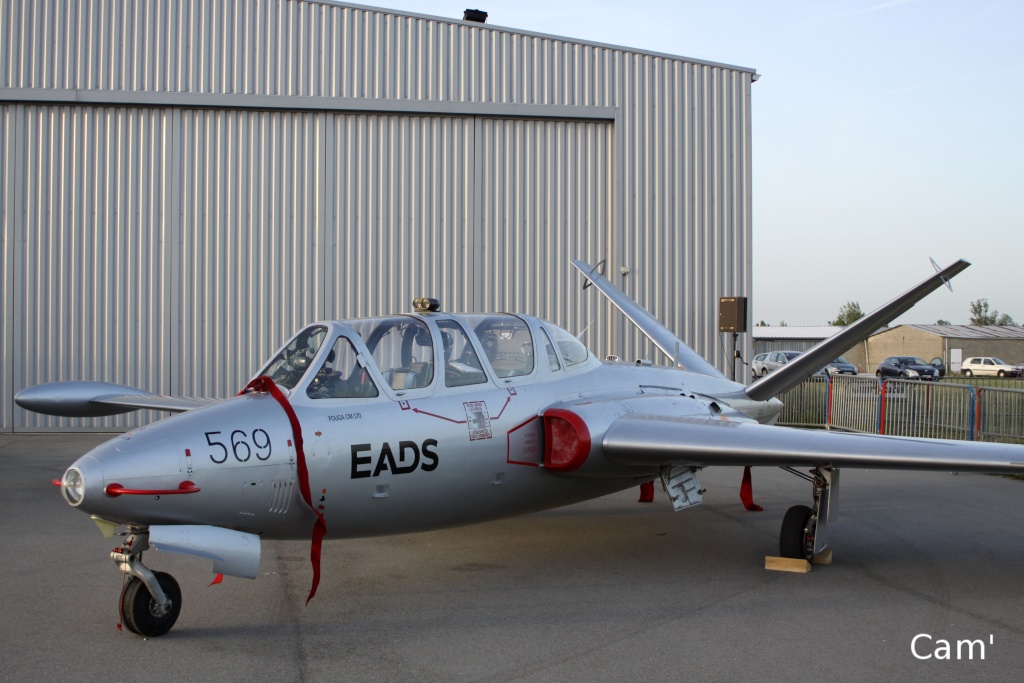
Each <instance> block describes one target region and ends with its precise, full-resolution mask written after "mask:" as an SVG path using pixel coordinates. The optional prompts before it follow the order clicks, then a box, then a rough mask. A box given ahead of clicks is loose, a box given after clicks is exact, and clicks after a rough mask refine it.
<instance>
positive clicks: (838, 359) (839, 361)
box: [832, 356, 851, 365]
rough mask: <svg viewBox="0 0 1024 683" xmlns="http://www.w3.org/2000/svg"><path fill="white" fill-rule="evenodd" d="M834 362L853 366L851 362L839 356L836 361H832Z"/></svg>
mask: <svg viewBox="0 0 1024 683" xmlns="http://www.w3.org/2000/svg"><path fill="white" fill-rule="evenodd" d="M832 362H833V363H846V364H847V365H851V363H850V361H848V360H846V359H845V358H843V357H842V356H839V357H838V358H836V359H835V360H834V361H832Z"/></svg>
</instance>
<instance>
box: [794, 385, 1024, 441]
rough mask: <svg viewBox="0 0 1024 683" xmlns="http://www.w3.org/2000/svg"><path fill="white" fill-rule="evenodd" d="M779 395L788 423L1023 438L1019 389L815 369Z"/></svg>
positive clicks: (913, 433) (866, 430)
mask: <svg viewBox="0 0 1024 683" xmlns="http://www.w3.org/2000/svg"><path fill="white" fill-rule="evenodd" d="M779 398H780V399H781V400H782V402H783V403H784V404H785V408H784V409H783V411H782V415H781V416H780V418H779V424H782V425H787V426H792V427H823V428H825V429H841V430H844V431H851V432H863V433H869V434H890V435H893V436H920V437H927V438H935V439H961V440H967V441H973V440H979V441H999V442H1005V443H1024V390H1021V389H1000V388H990V387H973V386H970V385H966V384H957V383H952V382H949V383H947V382H934V383H933V382H918V381H912V380H896V379H890V380H884V381H880V380H878V379H876V378H874V377H849V376H836V377H831V376H828V377H826V376H821V375H816V376H814V377H811V378H809V379H808V380H807V381H805V382H803V383H802V384H800V385H799V386H797V387H796V388H794V389H792V390H790V391H788V392H786V393H785V394H783V395H782V396H780V397H779Z"/></svg>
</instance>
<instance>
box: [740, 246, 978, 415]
mask: <svg viewBox="0 0 1024 683" xmlns="http://www.w3.org/2000/svg"><path fill="white" fill-rule="evenodd" d="M970 265H971V264H970V263H968V262H967V261H964V260H963V259H961V260H959V261H957V262H956V263H954V264H953V265H951V266H948V267H946V268H944V269H943V270H941V271H939V272H938V273H936V274H935V275H932V276H931V277H930V278H928V279H926V280H924V281H923V282H921V283H920V284H918V285H917V286H915V287H913V288H911V289H909V290H907V291H906V292H904V293H903V294H901V295H900V296H898V297H896V298H895V299H893V300H892V301H890V302H889V303H887V304H886V305H884V306H882V307H881V308H879V309H877V310H875V311H872V312H871V313H869V314H868V315H866V316H864V317H863V318H861V319H860V320H858V321H857V322H855V323H853V324H852V325H849V326H848V327H847V328H846V329H845V330H843V331H842V332H840V333H839V334H837V335H834V336H832V337H829V338H828V339H826V340H825V341H823V342H821V343H820V344H818V345H817V346H814V347H813V348H811V349H810V350H808V351H804V352H803V353H801V354H800V355H799V356H797V357H796V358H795V359H793V360H791V361H790V362H788V363H786V364H785V365H783V366H782V367H781V368H779V369H778V370H776V371H775V372H773V373H771V374H770V375H767V376H765V377H762V378H761V379H759V380H757V381H756V382H754V383H753V384H751V385H750V386H749V387H747V389H746V393H747V396H749V397H750V398H752V399H754V400H755V401H766V400H768V399H769V398H772V397H773V396H778V395H779V394H781V393H783V392H786V391H789V390H790V389H792V388H793V387H795V386H796V385H798V384H800V382H802V381H804V380H805V379H807V378H808V377H810V376H811V375H813V374H814V373H815V372H817V371H818V370H820V369H821V368H822V367H824V366H825V364H826V363H828V362H829V361H832V360H834V359H835V357H836V356H838V355H839V354H840V353H842V352H843V351H846V350H847V349H849V348H850V347H851V346H854V345H855V344H858V343H860V342H862V341H864V340H865V339H867V338H868V337H870V336H871V335H872V334H873V333H874V332H875V330H877V329H879V328H880V327H884V326H885V325H888V324H889V323H891V322H892V321H893V320H895V319H896V318H898V317H900V316H901V315H903V314H904V313H906V312H907V311H908V310H910V307H911V306H913V305H914V304H916V303H917V302H918V301H920V300H921V299H923V298H924V297H925V296H927V295H928V294H931V293H932V292H933V291H935V290H936V289H938V288H939V287H941V286H942V285H944V284H947V283H948V281H949V279H950V278H951V277H953V276H954V275H957V274H958V273H960V272H961V271H963V270H964V269H966V268H967V267H968V266H970Z"/></svg>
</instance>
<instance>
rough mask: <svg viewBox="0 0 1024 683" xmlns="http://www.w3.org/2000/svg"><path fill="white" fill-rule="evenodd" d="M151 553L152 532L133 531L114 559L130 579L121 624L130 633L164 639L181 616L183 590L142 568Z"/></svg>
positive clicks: (171, 580) (165, 575) (169, 579)
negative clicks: (146, 552) (143, 560)
mask: <svg viewBox="0 0 1024 683" xmlns="http://www.w3.org/2000/svg"><path fill="white" fill-rule="evenodd" d="M148 549H149V529H148V528H147V529H132V530H131V535H130V536H129V537H128V539H127V540H126V541H125V543H124V545H123V546H121V547H120V548H114V550H113V552H111V553H110V557H111V559H113V560H114V563H115V564H116V565H117V568H118V570H120V571H121V573H123V574H127V575H128V576H130V577H131V578H129V579H128V581H127V582H126V583H125V585H124V587H123V588H122V590H121V620H122V622H123V623H124V625H125V626H127V627H128V630H129V631H131V632H132V633H137V634H139V635H140V636H145V637H147V638H155V637H157V636H162V635H164V634H165V633H167V632H168V631H170V630H171V627H173V626H174V623H175V622H176V621H177V620H178V615H179V614H180V613H181V588H180V587H179V586H178V582H177V581H175V580H174V577H173V576H171V575H170V574H168V573H166V572H154V571H152V570H150V569H149V567H147V566H146V565H144V564H142V553H143V551H145V550H148Z"/></svg>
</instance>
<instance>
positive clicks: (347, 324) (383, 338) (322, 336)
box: [261, 313, 598, 399]
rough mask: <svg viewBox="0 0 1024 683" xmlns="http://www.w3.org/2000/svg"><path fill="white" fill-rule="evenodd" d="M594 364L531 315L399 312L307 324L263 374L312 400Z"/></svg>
mask: <svg viewBox="0 0 1024 683" xmlns="http://www.w3.org/2000/svg"><path fill="white" fill-rule="evenodd" d="M538 359H543V360H540V362H538ZM545 360H546V362H544V361H545ZM596 364H598V363H597V361H595V360H594V359H593V357H592V356H591V355H590V353H589V352H588V351H587V349H586V347H585V346H584V345H583V344H582V343H580V342H579V340H577V339H576V338H575V337H573V336H572V335H571V334H569V333H568V332H566V331H565V330H563V329H561V328H559V327H556V326H554V325H552V324H551V323H547V322H544V321H542V320H538V319H536V318H531V317H528V316H517V315H511V314H507V313H501V314H488V315H479V314H474V315H463V316H454V315H449V314H433V315H426V316H419V315H396V316H389V317H382V318H363V319H359V320H349V321H339V322H332V323H318V324H316V325H311V326H309V327H307V328H305V329H303V330H302V331H300V332H299V333H298V334H297V335H295V337H293V338H292V339H291V340H290V341H289V342H288V343H287V344H286V345H285V346H284V348H282V349H281V350H280V351H279V352H278V353H277V355H276V356H274V358H273V359H272V360H271V361H270V363H268V364H267V366H266V367H265V368H264V369H263V372H262V373H261V374H264V375H267V376H268V377H270V379H272V380H273V381H274V382H275V383H277V384H278V385H280V386H282V387H285V388H287V389H288V390H290V391H294V390H296V389H297V388H298V389H299V390H300V391H301V390H303V389H304V390H305V394H306V396H308V397H309V398H312V399H325V398H362V399H366V398H374V397H377V396H379V395H380V393H381V390H380V387H381V386H383V387H384V390H385V393H391V394H394V395H395V396H404V395H406V394H408V393H409V392H415V394H416V395H417V396H418V395H423V393H422V392H424V391H425V392H426V393H430V392H431V391H433V390H434V389H435V388H439V387H441V386H443V387H445V388H454V387H466V386H472V385H478V384H485V383H488V382H494V383H500V384H502V385H513V384H524V383H529V382H532V381H534V380H535V379H537V378H538V377H540V376H545V375H552V374H557V373H563V372H566V371H574V370H578V369H580V368H582V367H588V366H590V365H596ZM313 368H315V370H314V369H313ZM439 376H440V377H439ZM438 379H440V381H437V380H438Z"/></svg>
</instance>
